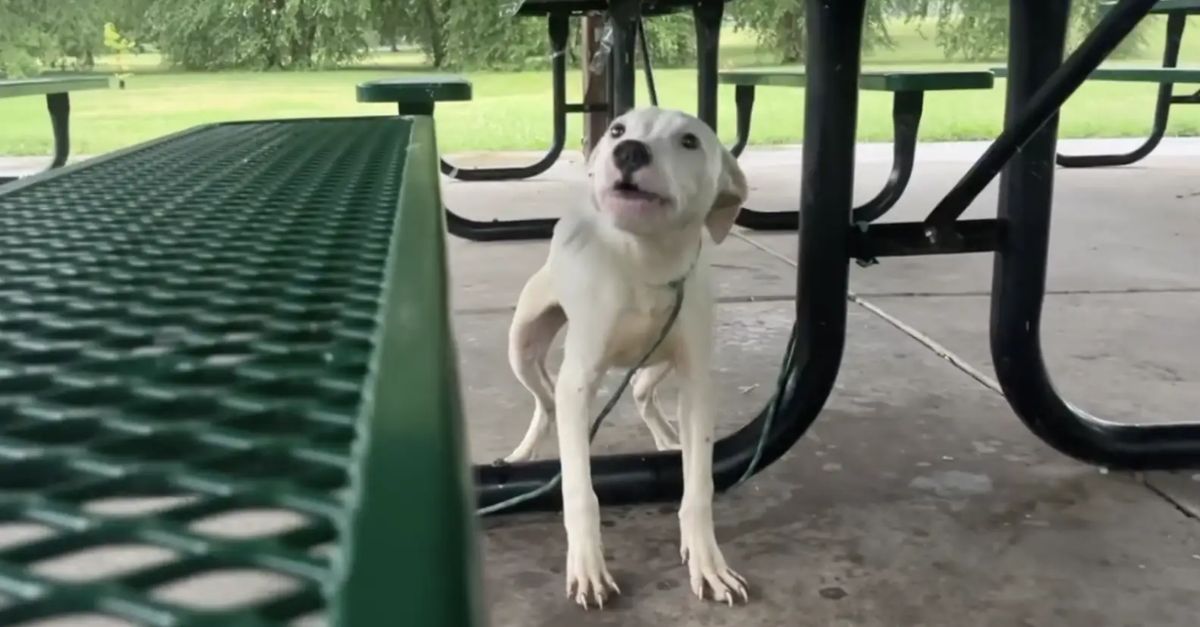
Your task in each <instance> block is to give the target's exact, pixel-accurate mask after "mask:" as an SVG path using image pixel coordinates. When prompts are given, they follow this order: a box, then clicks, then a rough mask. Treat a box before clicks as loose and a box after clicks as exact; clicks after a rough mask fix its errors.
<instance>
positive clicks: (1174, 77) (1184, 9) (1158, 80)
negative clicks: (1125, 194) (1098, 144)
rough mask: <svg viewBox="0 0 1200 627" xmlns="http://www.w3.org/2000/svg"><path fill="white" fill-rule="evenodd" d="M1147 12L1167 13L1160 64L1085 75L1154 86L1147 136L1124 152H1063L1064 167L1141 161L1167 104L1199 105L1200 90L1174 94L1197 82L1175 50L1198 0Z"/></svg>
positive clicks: (1170, 0) (1174, 0) (1167, 0)
mask: <svg viewBox="0 0 1200 627" xmlns="http://www.w3.org/2000/svg"><path fill="white" fill-rule="evenodd" d="M1116 5H1117V3H1116V2H1104V3H1102V6H1104V7H1105V8H1106V9H1108V10H1111V9H1113V8H1114V7H1116ZM1150 13H1151V14H1157V15H1165V16H1167V39H1166V44H1165V46H1164V49H1163V60H1162V65H1158V66H1150V67H1146V66H1142V67H1132V66H1126V65H1114V66H1106V67H1101V68H1097V69H1096V70H1095V71H1093V72H1092V73H1091V74H1090V75H1089V76H1088V80H1092V81H1118V82H1126V83H1129V82H1132V83H1151V84H1157V85H1158V99H1157V101H1156V102H1155V105H1154V123H1153V126H1152V127H1151V130H1150V136H1149V137H1147V138H1146V140H1145V141H1144V142H1142V145H1140V146H1138V147H1137V148H1136V149H1134V150H1132V151H1130V152H1127V153H1125V154H1117V155H1064V154H1059V155H1057V157H1056V162H1057V163H1058V165H1061V166H1063V167H1067V168H1094V167H1105V166H1120V165H1130V164H1132V163H1136V162H1138V161H1141V160H1142V159H1144V158H1145V157H1146V156H1148V155H1149V154H1150V153H1151V152H1153V151H1154V149H1155V148H1157V147H1158V144H1159V142H1161V141H1162V138H1163V136H1164V135H1166V132H1167V122H1168V120H1169V118H1170V113H1171V107H1173V106H1176V105H1196V104H1200V90H1197V91H1196V92H1195V93H1192V94H1176V93H1175V85H1176V84H1193V85H1200V67H1179V49H1180V47H1181V45H1182V43H1183V29H1184V27H1185V26H1187V19H1188V16H1192V15H1200V0H1160V1H1159V2H1158V3H1156V4H1155V5H1154V7H1153V8H1152V9H1150ZM996 75H997V76H1002V77H1003V76H1006V75H1007V74H1006V68H997V69H996Z"/></svg>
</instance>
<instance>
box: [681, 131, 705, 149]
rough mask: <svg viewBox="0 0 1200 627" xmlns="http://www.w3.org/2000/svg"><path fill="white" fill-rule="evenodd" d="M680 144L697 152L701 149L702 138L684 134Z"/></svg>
mask: <svg viewBox="0 0 1200 627" xmlns="http://www.w3.org/2000/svg"><path fill="white" fill-rule="evenodd" d="M679 142H680V143H681V144H683V147H684V148H687V149H688V150H695V149H697V148H699V147H700V138H699V137H696V136H695V135H693V134H691V133H684V135H683V137H682V138H681V139H680V140H679Z"/></svg>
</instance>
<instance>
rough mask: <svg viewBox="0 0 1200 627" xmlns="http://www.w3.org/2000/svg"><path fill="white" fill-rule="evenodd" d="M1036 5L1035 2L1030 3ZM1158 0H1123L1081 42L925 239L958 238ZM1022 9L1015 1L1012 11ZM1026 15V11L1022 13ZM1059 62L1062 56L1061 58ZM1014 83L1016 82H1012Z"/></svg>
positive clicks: (945, 202) (961, 185) (956, 191)
mask: <svg viewBox="0 0 1200 627" xmlns="http://www.w3.org/2000/svg"><path fill="white" fill-rule="evenodd" d="M1026 1H1028V2H1033V0H1026ZM1061 1H1062V0H1045V2H1046V4H1047V6H1049V5H1055V4H1056V3H1057V2H1061ZM1156 1H1157V0H1121V1H1120V2H1119V3H1118V4H1117V5H1116V6H1114V7H1113V8H1112V9H1111V10H1110V11H1108V12H1107V13H1105V15H1104V18H1103V19H1101V20H1100V23H1099V24H1098V25H1097V26H1096V28H1095V29H1094V30H1093V31H1092V32H1091V33H1089V34H1088V36H1087V38H1086V39H1084V41H1083V43H1082V44H1080V45H1079V47H1078V48H1076V49H1075V52H1073V53H1072V54H1071V56H1070V57H1068V58H1067V60H1066V62H1065V63H1063V64H1062V66H1061V67H1059V68H1058V69H1057V70H1055V72H1054V74H1053V75H1052V76H1051V77H1050V79H1049V80H1047V81H1045V83H1041V86H1040V87H1039V89H1038V91H1037V93H1036V94H1033V95H1032V96H1031V97H1030V98H1028V99H1026V100H1027V102H1026V105H1025V108H1024V109H1022V110H1020V111H1018V112H1016V113H1014V114H1013V115H1014V117H1013V118H1012V119H1011V120H1010V122H1011V123H1010V124H1009V125H1008V126H1007V127H1006V128H1005V129H1004V131H1003V132H1002V133H1000V135H999V137H997V138H996V141H994V142H993V143H992V145H991V146H988V149H987V150H986V151H984V153H983V156H981V157H980V158H979V160H978V161H976V162H975V164H974V165H972V166H971V169H970V170H968V171H967V173H966V174H965V175H964V176H963V177H962V179H960V180H959V182H958V183H957V184H956V185H955V186H954V188H953V189H951V190H950V193H949V194H947V195H946V197H945V198H943V199H942V201H941V202H939V203H938V205H937V206H936V207H934V209H933V211H932V212H931V213H930V214H929V217H927V218H926V219H925V224H926V227H927V229H926V235H928V236H929V238H930V239H931V240H933V241H937V240H939V239H941V238H946V237H951V238H952V237H957V235H956V234H955V232H954V221H955V220H956V219H957V218H958V216H960V215H962V213H963V212H964V211H966V210H967V207H968V206H970V205H971V203H972V202H974V201H975V198H976V197H978V196H979V193H980V192H982V191H983V188H984V187H986V186H987V184H988V183H990V182H991V181H992V179H994V178H996V175H997V174H998V173H999V172H1000V169H1001V168H1003V167H1004V165H1005V164H1006V163H1008V161H1009V160H1010V159H1012V158H1013V155H1016V154H1017V153H1018V152H1019V151H1020V149H1021V147H1022V146H1024V145H1025V143H1026V142H1028V141H1029V140H1030V138H1032V137H1033V136H1034V135H1035V134H1036V133H1037V132H1038V130H1039V129H1040V128H1042V126H1044V125H1045V124H1046V123H1047V121H1048V120H1050V119H1051V118H1052V117H1054V116H1055V115H1056V114H1057V112H1058V109H1059V107H1061V106H1062V104H1063V103H1064V102H1066V100H1067V98H1069V97H1070V96H1071V94H1073V93H1075V90H1076V89H1078V88H1079V86H1080V85H1082V84H1083V81H1085V80H1087V77H1088V75H1090V74H1091V73H1092V71H1093V70H1095V69H1096V67H1097V66H1099V65H1100V62H1101V61H1103V60H1104V59H1105V58H1106V57H1107V56H1108V55H1109V53H1111V52H1112V51H1113V49H1114V48H1116V47H1117V45H1118V44H1120V43H1121V40H1122V39H1124V38H1125V36H1126V35H1128V34H1129V32H1130V31H1132V30H1133V28H1134V27H1135V26H1137V24H1138V22H1139V21H1141V19H1142V18H1143V17H1145V16H1146V14H1147V13H1149V12H1150V9H1151V8H1153V7H1154V3H1155V2H1156ZM1021 4H1023V2H1021V1H1018V0H1013V7H1014V10H1015V7H1017V6H1018V5H1021ZM1022 10H1024V9H1022ZM1035 46H1036V43H1034V42H1029V41H1022V42H1020V43H1019V44H1018V52H1020V51H1023V50H1025V49H1026V47H1029V48H1033V47H1035ZM1060 58H1061V57H1060ZM1009 81H1012V77H1011V76H1010V77H1009Z"/></svg>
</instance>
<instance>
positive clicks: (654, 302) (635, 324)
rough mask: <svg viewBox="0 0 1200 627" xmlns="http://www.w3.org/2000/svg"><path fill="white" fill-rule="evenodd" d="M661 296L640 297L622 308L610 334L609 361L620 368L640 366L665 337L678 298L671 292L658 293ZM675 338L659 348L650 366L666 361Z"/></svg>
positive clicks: (614, 320)
mask: <svg viewBox="0 0 1200 627" xmlns="http://www.w3.org/2000/svg"><path fill="white" fill-rule="evenodd" d="M656 291H657V292H661V293H651V294H637V295H634V297H633V298H631V299H630V300H629V302H628V303H627V305H626V306H624V307H621V308H620V309H619V310H618V311H617V312H616V315H615V316H614V318H613V325H612V329H611V331H610V335H609V341H608V343H607V345H608V359H609V361H610V362H611V363H612V364H613V365H615V366H620V367H632V366H634V365H636V364H637V362H638V361H639V360H641V359H642V357H643V356H645V355H646V351H648V350H650V347H652V346H653V345H654V342H655V341H656V340H658V338H659V336H660V335H662V333H663V329H664V327H665V326H666V324H667V322H668V320H669V319H670V317H671V309H672V308H673V307H674V304H675V295H674V293H673V292H671V291H669V290H656ZM677 324H678V320H676V322H675V324H674V325H672V329H671V335H674V332H675V330H676V329H675V326H676V325H677ZM671 335H668V336H667V339H666V340H665V341H664V342H663V343H662V345H661V346H659V348H658V350H656V351H655V353H654V354H653V355H651V356H650V359H649V360H648V361H647V363H655V362H658V361H662V360H663V359H666V358H667V356H668V355H669V354H670V351H671Z"/></svg>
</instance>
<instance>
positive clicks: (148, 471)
mask: <svg viewBox="0 0 1200 627" xmlns="http://www.w3.org/2000/svg"><path fill="white" fill-rule="evenodd" d="M435 87H436V86H435ZM439 89H440V88H434V89H422V90H418V92H406V93H404V94H398V95H397V94H396V93H395V92H394V90H393V95H394V96H396V97H398V98H399V99H400V100H401V101H403V102H404V103H406V105H408V106H410V107H412V108H414V109H418V110H425V111H429V112H431V111H432V100H433V99H436V98H438V97H442V96H447V95H449V96H454V95H456V92H455V89H457V88H455V87H445V90H449V91H448V92H445V91H444V90H443V91H439ZM410 94H412V95H411V97H410ZM422 94H423V95H422ZM422 97H424V98H425V100H424V102H422V101H421V98H422ZM438 177H439V175H438V154H437V147H436V145H435V139H434V131H433V119H432V117H431V116H429V115H406V116H395V117H373V118H336V119H307V120H286V121H260V122H235V123H225V124H215V125H208V126H202V127H198V128H194V129H191V130H188V131H184V132H181V133H178V134H175V135H172V136H169V137H165V138H162V139H159V140H155V141H152V142H149V143H146V144H142V145H139V146H134V147H132V148H129V149H126V150H123V151H119V152H116V153H112V154H109V155H103V156H100V157H97V158H94V159H89V160H87V161H84V162H81V163H77V164H73V165H70V166H67V167H65V168H61V169H57V170H54V171H52V172H45V173H41V174H38V175H35V176H31V177H28V178H26V179H22V180H20V181H17V182H15V183H12V184H9V185H5V186H4V187H2V188H0V625H17V624H28V623H32V622H42V621H50V622H56V621H61V622H62V624H76V623H75V622H72V621H82V620H85V618H90V619H91V620H95V621H97V622H105V623H107V622H109V621H112V622H114V623H115V622H120V623H121V624H126V623H129V624H138V625H174V626H177V627H184V626H189V627H202V626H203V627H215V626H222V627H224V626H233V625H240V626H244V627H267V626H269V625H285V624H287V625H292V624H308V623H309V622H310V620H309V619H312V618H315V617H317V616H322V617H324V618H326V619H327V621H328V624H330V625H335V626H341V627H393V626H395V625H413V626H414V627H415V626H418V625H420V626H428V627H479V626H481V625H483V624H484V623H483V608H482V600H481V580H480V573H479V562H478V556H477V552H476V532H477V528H476V521H475V515H474V510H473V507H472V492H471V477H470V469H469V467H468V465H467V463H466V457H465V450H464V449H465V444H464V439H463V437H464V436H463V422H462V417H461V403H460V399H459V394H460V388H459V382H458V373H457V360H456V352H455V347H454V341H453V335H452V330H451V323H450V313H449V306H448V304H447V292H448V287H447V278H446V274H447V273H446V264H447V261H446V251H445V237H446V236H445V221H444V217H443V212H442V204H441V197H440V189H439V178H438ZM164 498H166V499H167V500H168V501H169V502H170V505H167V506H161V505H160V506H158V507H153V508H151V509H149V510H147V509H146V506H145V504H144V503H143V502H144V501H145V500H147V499H148V500H150V501H152V502H153V501H154V500H155V499H158V500H159V501H160V502H161V501H162V500H163V499H164ZM114 499H116V500H120V501H132V502H133V503H142V505H141V506H139V510H140V511H139V513H138V515H137V516H127V515H121V514H115V513H112V512H109V511H106V510H104V509H103V508H101V507H97V505H96V504H97V503H102V502H105V501H111V500H114ZM262 510H273V511H278V510H285V511H286V512H289V513H290V514H291V515H294V516H295V517H296V518H298V519H299V520H300V522H299V523H298V524H297V525H296V526H294V527H292V528H289V529H284V530H276V531H264V532H262V533H251V534H249V535H241V534H238V535H232V536H231V535H224V534H216V533H213V532H210V531H206V530H205V524H204V523H205V521H209V520H212V519H213V518H214V517H220V516H227V515H231V514H235V513H237V512H247V511H251V512H254V511H262ZM31 525H32V526H38V527H43V528H45V529H46V531H47V532H48V533H46V534H42V535H37V536H28V535H26V536H20V535H18V536H17V537H16V538H15V539H14V538H13V537H11V536H6V535H5V534H6V533H10V532H9V531H8V530H11V529H12V528H13V527H14V526H15V527H16V528H18V530H19V529H20V528H22V527H23V526H24V527H28V526H31ZM121 546H126V547H128V546H134V547H142V548H143V549H146V550H154V551H157V552H159V553H162V554H164V555H166V556H168V557H167V558H166V559H165V560H164V561H162V562H161V563H159V562H155V563H153V564H141V565H136V566H129V565H126V566H125V567H124V568H118V569H115V570H114V569H111V568H109V569H104V568H103V566H102V565H101V566H100V570H102V571H104V572H102V573H99V574H97V573H94V572H93V573H88V574H87V576H76V577H66V578H64V577H61V576H59V575H56V574H55V573H53V572H48V571H46V570H44V569H42V568H41V565H43V564H46V563H52V562H53V561H54V560H57V559H60V558H63V557H64V556H74V555H82V554H84V553H86V552H98V553H97V555H99V556H100V557H96V559H95V560H93V561H94V562H99V563H103V561H104V559H105V558H104V557H102V555H103V551H104V550H105V549H106V548H112V547H121ZM93 568H95V567H93ZM81 570H88V569H87V568H86V567H82V568H81ZM246 570H250V571H254V572H256V573H257V574H259V575H261V576H269V577H272V578H276V579H278V578H282V579H283V580H284V581H287V582H290V585H288V586H280V587H279V588H278V589H275V590H274V591H273V592H270V591H268V594H267V595H265V596H263V595H258V596H256V597H254V598H247V599H243V600H234V601H232V602H230V601H228V600H226V599H217V600H216V602H215V603H213V604H212V605H208V604H207V603H206V604H196V603H190V602H185V601H181V600H179V599H176V598H173V597H171V596H170V595H166V594H163V593H162V592H161V591H162V590H164V589H167V588H169V587H170V586H172V585H173V584H174V583H175V582H182V581H184V580H187V579H189V578H195V577H203V576H211V575H214V574H220V573H228V572H237V571H242V572H244V571H246ZM224 592H228V590H226V591H224ZM224 592H222V593H221V594H223V593H224ZM234 596H237V595H234ZM97 615H99V616H97ZM406 617H407V618H406ZM104 619H108V620H104ZM297 621H299V622H297ZM56 624H57V623H56ZM322 624H325V623H322Z"/></svg>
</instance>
